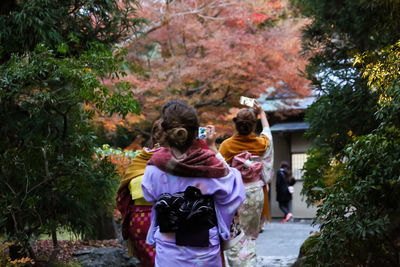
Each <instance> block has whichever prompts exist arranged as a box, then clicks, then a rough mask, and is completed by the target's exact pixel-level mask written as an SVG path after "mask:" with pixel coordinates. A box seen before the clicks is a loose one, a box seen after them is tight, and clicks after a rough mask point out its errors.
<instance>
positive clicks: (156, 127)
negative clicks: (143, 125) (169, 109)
mask: <svg viewBox="0 0 400 267" xmlns="http://www.w3.org/2000/svg"><path fill="white" fill-rule="evenodd" d="M161 123H162V120H161V119H158V120H156V121H154V123H153V126H152V128H151V136H150V141H149V147H150V148H154V147H155V146H156V145H157V144H158V145H160V146H162V145H163V144H164V142H165V140H164V131H163V128H162V126H161Z"/></svg>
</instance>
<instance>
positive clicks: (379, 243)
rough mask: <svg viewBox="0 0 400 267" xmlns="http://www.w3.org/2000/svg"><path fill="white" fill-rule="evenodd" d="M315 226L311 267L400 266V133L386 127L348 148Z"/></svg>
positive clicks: (309, 249)
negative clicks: (317, 227)
mask: <svg viewBox="0 0 400 267" xmlns="http://www.w3.org/2000/svg"><path fill="white" fill-rule="evenodd" d="M343 157H344V158H346V161H344V163H342V164H340V165H339V167H338V168H340V169H341V172H339V173H337V174H338V175H336V176H335V180H334V183H333V184H332V186H329V187H326V188H325V189H324V197H323V198H322V200H323V202H322V204H321V205H320V206H319V208H318V213H317V218H316V220H315V222H316V223H317V224H319V225H320V230H321V232H320V234H318V235H317V236H315V238H316V240H317V241H316V242H314V243H312V244H309V245H308V246H307V249H306V254H307V255H308V258H307V261H306V262H307V263H308V264H310V265H311V266H322V265H323V266H337V265H341V266H362V265H364V264H369V265H371V266H378V265H381V266H398V253H399V244H398V241H399V234H398V232H399V230H400V227H399V225H400V224H399V222H400V216H399V214H400V205H399V201H398V196H399V194H400V170H399V168H398V167H397V166H399V164H400V130H399V128H396V127H383V128H380V129H379V130H377V131H376V132H375V133H374V134H368V135H365V136H362V137H359V138H357V140H356V141H355V142H354V143H353V144H351V145H349V146H348V147H346V149H345V150H344V153H343Z"/></svg>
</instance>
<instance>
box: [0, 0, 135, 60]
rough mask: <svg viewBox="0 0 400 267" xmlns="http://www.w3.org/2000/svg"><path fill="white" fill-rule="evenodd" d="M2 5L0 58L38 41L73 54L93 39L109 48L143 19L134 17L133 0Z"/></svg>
mask: <svg viewBox="0 0 400 267" xmlns="http://www.w3.org/2000/svg"><path fill="white" fill-rule="evenodd" d="M1 7H2V8H1V9H2V12H1V16H0V25H2V30H1V31H0V44H1V48H2V49H0V51H1V54H0V62H1V61H3V60H8V59H9V57H10V56H11V55H12V54H13V53H18V54H19V53H24V52H25V51H32V50H34V49H35V47H36V46H37V44H39V43H45V44H46V45H47V46H49V47H51V48H57V47H58V48H59V50H60V52H68V54H72V55H76V54H80V53H82V52H83V51H85V50H86V49H88V46H89V45H90V43H92V42H100V43H102V44H105V45H106V46H108V47H109V48H110V47H111V46H112V45H113V44H115V43H116V42H118V41H119V40H121V38H124V37H126V36H128V34H131V32H130V31H131V30H135V31H137V30H138V29H139V28H138V27H139V26H140V24H141V23H142V22H143V20H142V19H140V18H136V17H133V14H135V11H136V8H137V4H136V1H135V0H122V1H117V0H105V1H98V0H86V1H71V0H69V1H62V0H21V1H15V0H3V1H2V3H1ZM71 37H72V38H71ZM63 43H64V44H63Z"/></svg>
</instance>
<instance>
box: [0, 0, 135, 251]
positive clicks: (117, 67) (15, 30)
mask: <svg viewBox="0 0 400 267" xmlns="http://www.w3.org/2000/svg"><path fill="white" fill-rule="evenodd" d="M1 7H2V10H1V12H0V24H1V25H2V27H1V28H0V44H1V45H0V46H1V49H0V51H1V55H0V120H1V122H2V123H1V126H0V135H1V136H2V138H1V140H0V166H1V169H0V182H1V185H2V186H1V187H0V205H1V206H2V207H3V208H2V209H1V211H0V218H1V219H0V229H1V230H0V234H1V235H4V236H6V237H7V240H9V241H14V242H15V243H18V244H21V247H22V248H23V250H24V253H23V254H21V255H20V256H24V254H25V255H28V254H30V256H31V258H33V259H34V255H33V254H32V253H31V252H32V250H31V249H30V244H31V242H32V241H34V240H35V239H36V238H38V236H40V235H41V234H51V235H52V238H53V240H57V236H56V232H57V229H59V228H63V229H66V230H68V231H71V232H73V233H75V234H82V235H84V236H86V237H88V236H93V233H94V231H95V228H96V223H97V222H96V218H98V217H99V216H100V217H101V216H102V215H104V213H107V212H109V213H111V211H112V209H113V205H114V195H115V190H116V187H117V185H118V183H119V179H118V173H117V172H116V170H115V166H114V164H113V163H111V162H110V160H109V159H108V157H105V158H103V159H102V160H99V159H97V158H96V157H95V147H96V138H97V137H96V135H95V131H94V129H93V127H92V125H91V118H92V117H93V109H96V110H98V111H100V112H103V113H105V114H109V115H111V114H114V113H118V114H120V115H122V116H125V115H126V114H128V113H129V112H134V113H139V111H140V109H139V106H138V103H137V102H136V101H135V100H134V99H133V94H132V92H131V91H130V88H129V86H128V84H127V83H123V82H120V83H118V84H117V85H116V88H115V90H111V89H109V88H107V87H105V86H104V85H103V84H102V83H101V82H100V79H103V78H107V79H111V80H113V79H114V80H115V79H119V78H121V77H123V76H124V75H125V73H124V72H123V71H121V69H122V66H123V64H124V56H125V52H124V51H120V50H118V49H116V48H114V51H111V47H112V44H113V43H114V42H117V41H120V40H121V37H124V36H126V35H127V34H130V33H132V31H135V27H137V26H138V22H139V21H140V20H139V19H137V18H134V17H133V16H134V13H133V12H134V10H135V1H128V0H126V1H122V2H121V1H114V0H107V1H83V2H82V1H61V0H58V1H49V0H32V1H28V0H24V1H5V2H2V4H1ZM87 107H91V108H90V109H89V108H87ZM28 251H29V253H28Z"/></svg>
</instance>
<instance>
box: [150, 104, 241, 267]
mask: <svg viewBox="0 0 400 267" xmlns="http://www.w3.org/2000/svg"><path fill="white" fill-rule="evenodd" d="M162 120H163V123H162V127H163V130H164V133H165V137H166V140H167V142H168V144H169V148H161V149H160V150H159V151H158V152H156V153H155V154H154V155H153V157H152V158H151V160H150V161H149V163H148V166H147V167H146V170H145V173H144V178H143V181H142V189H143V194H144V198H145V199H146V200H147V201H148V202H152V203H155V204H154V205H153V212H152V218H151V226H150V229H149V232H148V235H147V243H149V244H151V245H153V246H155V247H156V260H155V266H210V267H211V266H212V267H218V266H222V258H221V251H220V242H221V240H227V239H228V238H229V235H230V229H229V228H230V225H231V222H232V219H233V216H234V213H235V211H236V209H237V208H238V207H239V206H240V204H241V203H242V202H243V201H244V199H245V191H244V186H243V183H242V180H241V175H240V173H239V171H237V170H235V169H232V168H230V167H228V166H227V165H225V164H224V163H223V162H221V161H220V160H219V159H217V158H216V156H215V153H214V152H212V151H211V150H209V149H208V148H207V146H206V145H205V143H204V142H203V141H201V140H199V139H197V132H198V127H199V123H198V118H197V114H196V111H195V109H194V108H192V107H189V106H187V105H185V104H183V103H180V102H175V103H173V104H171V105H169V106H168V107H167V108H166V109H165V110H164V112H163V116H162Z"/></svg>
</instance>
